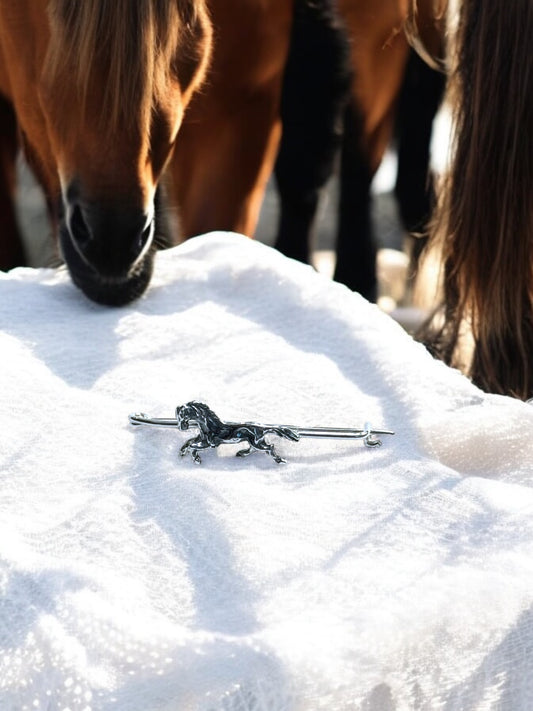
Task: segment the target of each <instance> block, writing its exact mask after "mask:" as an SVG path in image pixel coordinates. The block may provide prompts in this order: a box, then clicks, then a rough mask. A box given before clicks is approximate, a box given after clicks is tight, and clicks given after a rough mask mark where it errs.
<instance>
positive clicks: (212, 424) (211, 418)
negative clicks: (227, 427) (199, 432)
mask: <svg viewBox="0 0 533 711" xmlns="http://www.w3.org/2000/svg"><path fill="white" fill-rule="evenodd" d="M185 407H187V408H190V409H191V410H193V411H194V412H195V413H196V414H197V415H198V416H199V417H201V418H202V419H204V420H205V422H206V423H207V425H208V427H209V429H210V430H213V429H222V428H223V427H224V425H223V423H222V420H221V419H220V418H219V417H218V415H217V414H216V413H214V412H213V410H212V409H211V408H210V407H208V406H207V405H206V404H205V403H203V402H196V401H195V400H192V401H191V402H188V403H187V404H186V405H185Z"/></svg>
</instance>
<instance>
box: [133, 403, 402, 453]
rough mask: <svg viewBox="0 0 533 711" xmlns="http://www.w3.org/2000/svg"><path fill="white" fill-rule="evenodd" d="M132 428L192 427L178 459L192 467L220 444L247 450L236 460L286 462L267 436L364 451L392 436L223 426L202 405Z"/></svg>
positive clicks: (368, 430) (139, 417)
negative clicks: (260, 455)
mask: <svg viewBox="0 0 533 711" xmlns="http://www.w3.org/2000/svg"><path fill="white" fill-rule="evenodd" d="M129 421H130V424H132V425H150V426H153V427H175V428H177V429H179V430H182V431H186V430H188V429H190V427H196V428H197V429H198V430H199V434H198V435H197V436H196V437H192V438H191V439H188V440H187V441H186V442H185V444H184V445H183V446H182V447H181V448H180V454H181V456H182V457H183V456H185V455H186V454H190V455H191V457H192V460H193V462H194V463H195V464H201V463H202V459H201V457H200V455H199V454H198V451H199V450H202V449H208V448H209V447H218V446H219V445H221V444H238V443H244V444H247V445H248V446H247V447H246V448H245V449H241V450H239V451H238V452H237V454H236V456H237V457H247V456H248V455H249V454H251V453H252V452H265V453H266V454H270V456H271V457H272V458H273V459H274V461H275V462H277V463H278V464H280V463H282V462H285V461H286V460H285V459H283V458H282V457H280V456H279V454H278V453H277V452H276V450H275V448H274V445H273V444H271V443H269V442H267V440H266V436H267V435H271V434H272V435H277V436H278V437H283V438H285V439H289V440H292V441H293V442H298V441H299V440H300V438H302V437H327V438H330V439H362V440H363V442H364V444H365V446H367V447H379V446H380V445H381V440H380V439H378V437H377V436H376V435H384V434H388V435H392V434H394V432H391V431H390V430H375V429H372V427H371V426H370V424H369V423H368V422H367V423H366V424H365V426H364V428H363V429H361V430H358V429H349V428H344V427H295V426H293V425H260V424H257V423H255V422H242V423H238V422H223V421H222V420H221V419H220V418H219V417H218V416H217V415H216V414H215V413H214V412H213V410H211V409H210V408H209V407H208V406H207V405H205V404H204V403H202V402H194V401H192V402H188V403H187V404H186V405H180V406H178V407H177V408H176V417H175V418H153V417H148V415H145V414H144V413H139V414H135V415H130V416H129Z"/></svg>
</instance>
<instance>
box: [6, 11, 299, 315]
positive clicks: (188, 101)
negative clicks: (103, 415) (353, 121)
mask: <svg viewBox="0 0 533 711" xmlns="http://www.w3.org/2000/svg"><path fill="white" fill-rule="evenodd" d="M291 5H292V3H291V2H289V1H288V0H263V1H262V2H253V1H252V2H250V1H248V0H211V2H209V3H207V2H206V0H136V1H135V2H131V0H112V1H111V0H84V2H77V1H76V0H17V2H16V3H12V2H11V0H0V94H1V95H2V97H3V98H1V99H0V122H1V125H0V170H2V174H1V180H0V190H2V197H1V200H2V201H3V202H4V203H5V205H3V206H4V207H5V209H4V210H2V220H3V221H4V223H5V224H3V225H2V227H3V232H2V235H1V239H0V245H1V247H0V249H1V251H0V259H1V260H2V263H1V264H0V266H1V267H2V268H9V267H10V266H13V265H14V264H16V263H17V262H18V261H19V260H20V256H21V255H20V252H21V248H20V241H19V235H18V233H17V230H16V224H15V221H14V216H13V209H12V195H13V165H14V157H15V154H16V142H17V137H18V138H19V140H20V141H21V143H22V144H23V147H24V149H25V153H26V156H27V158H28V160H29V162H30V164H31V166H32V168H33V170H34V172H35V173H36V175H37V177H38V179H39V181H40V183H41V185H42V186H43V188H44V191H45V194H46V197H47V201H48V205H49V210H50V216H51V219H52V223H53V225H54V227H55V228H56V231H57V233H58V235H59V242H60V246H61V251H62V254H63V257H64V259H65V261H66V263H67V266H68V268H69V271H70V273H71V275H72V278H73V280H74V282H75V283H76V284H77V285H78V286H79V287H80V288H81V289H82V290H83V291H84V292H85V293H86V294H87V295H88V296H89V297H90V298H92V299H94V300H95V301H100V302H102V303H107V304H120V303H126V302H128V301H130V300H131V299H133V298H135V297H136V296H138V295H139V294H140V293H142V291H143V290H144V289H145V287H146V285H147V284H148V282H149V279H150V275H151V270H152V258H153V251H154V236H156V237H157V235H156V233H157V215H156V214H155V213H156V210H155V203H156V193H157V190H158V186H159V184H160V180H161V177H162V175H163V172H164V170H165V167H166V165H167V163H168V162H169V160H170V159H171V156H172V153H173V151H174V159H173V166H172V177H173V182H174V186H175V189H176V193H177V195H179V205H180V209H181V214H180V218H181V222H182V225H183V230H184V233H185V235H186V236H188V235H191V234H198V233H200V232H204V231H207V230H210V229H215V228H217V229H224V228H227V229H234V230H238V231H241V232H244V233H250V232H252V231H253V228H254V224H255V219H256V215H257V212H258V210H259V204H260V198H261V195H262V189H263V185H264V182H265V181H266V177H267V175H268V173H269V170H270V168H271V164H272V161H273V159H274V151H275V146H276V143H277V140H278V136H279V120H278V114H277V111H278V104H279V94H280V90H281V80H282V72H283V66H284V63H285V57H286V54H287V48H288V41H289V34H290V21H291ZM213 28H215V37H214V38H213V34H214V32H213ZM210 61H211V66H210ZM209 66H210V71H209V80H208V82H207V84H206V86H207V88H206V89H205V90H204V91H203V92H201V93H198V89H199V87H200V86H201V85H202V82H203V81H204V79H205V77H206V74H207V71H208V67H209ZM195 93H196V95H197V97H198V98H197V100H195V101H193V96H194V95H195ZM187 108H189V111H188V114H187V123H186V125H183V119H184V114H185V110H186V109H187ZM180 128H181V135H180V140H179V141H176V137H177V135H178V131H179V130H180ZM176 144H177V145H176ZM174 149H176V150H174ZM0 206H2V205H0ZM156 241H157V240H156Z"/></svg>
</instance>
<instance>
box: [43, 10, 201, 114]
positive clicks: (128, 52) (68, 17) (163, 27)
mask: <svg viewBox="0 0 533 711" xmlns="http://www.w3.org/2000/svg"><path fill="white" fill-rule="evenodd" d="M205 16H206V8H205V0H133V1H132V0H82V1H80V0H51V2H50V5H49V17H50V23H51V29H52V36H53V40H54V41H52V42H51V43H50V48H49V52H48V56H47V71H48V72H50V74H51V75H54V74H55V73H56V72H61V68H62V67H68V68H69V71H71V72H72V71H74V77H73V78H72V76H70V77H68V79H69V85H70V86H71V85H72V80H73V79H74V81H75V85H76V86H77V89H78V92H79V100H80V102H81V105H82V107H83V109H85V108H86V105H87V102H88V97H89V95H90V91H91V80H92V75H91V69H92V68H93V67H97V68H98V71H99V75H100V77H102V75H103V78H104V79H105V86H104V88H103V92H102V95H100V94H99V99H100V102H101V105H100V111H101V117H102V126H103V127H106V128H113V127H115V126H116V125H117V123H118V122H119V121H127V122H129V123H131V121H132V118H133V117H137V116H139V106H141V115H142V116H143V117H144V119H146V117H147V116H148V115H149V113H150V112H151V110H152V109H153V107H154V104H156V103H157V102H158V100H159V99H160V98H162V97H164V96H165V91H166V87H167V86H168V81H169V79H170V76H171V72H172V69H173V68H174V67H175V64H176V61H177V58H176V56H175V55H176V48H177V47H178V46H179V47H180V53H181V54H183V55H184V60H185V61H190V59H191V58H190V57H187V56H186V55H187V53H194V50H195V45H194V44H193V42H192V39H193V38H197V36H198V32H199V31H201V29H202V27H201V23H200V22H199V20H200V19H201V18H202V17H203V18H205ZM178 42H179V44H178ZM145 125H147V124H145ZM148 125H149V124H148Z"/></svg>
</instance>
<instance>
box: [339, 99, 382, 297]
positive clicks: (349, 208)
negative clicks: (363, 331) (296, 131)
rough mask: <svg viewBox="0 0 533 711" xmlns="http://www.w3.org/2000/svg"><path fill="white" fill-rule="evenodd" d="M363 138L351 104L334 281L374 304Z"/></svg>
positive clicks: (344, 148) (367, 172)
mask: <svg viewBox="0 0 533 711" xmlns="http://www.w3.org/2000/svg"><path fill="white" fill-rule="evenodd" d="M362 135H363V133H362V126H361V118H360V116H359V114H358V111H357V109H356V107H355V106H354V105H353V103H352V102H350V104H349V105H348V106H347V108H346V111H345V117H344V134H343V142H342V153H341V167H340V176H339V182H340V198H339V226H338V236H337V265H336V267H335V273H334V279H335V280H336V281H339V282H341V283H342V284H345V285H346V286H348V287H349V288H350V289H352V290H353V291H358V292H360V293H361V294H362V296H364V297H365V298H366V299H368V300H369V301H375V300H376V298H377V277H376V245H375V240H374V235H373V230H372V219H371V212H370V208H371V195H370V184H371V182H372V173H371V168H370V165H369V160H368V158H367V156H366V153H365V151H364V149H363V146H362Z"/></svg>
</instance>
